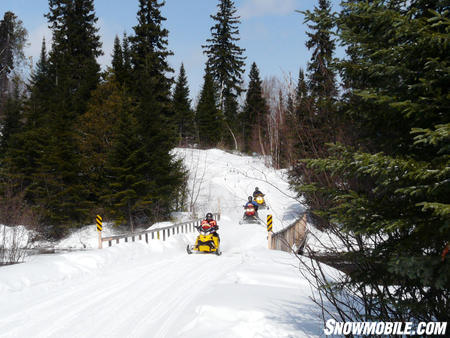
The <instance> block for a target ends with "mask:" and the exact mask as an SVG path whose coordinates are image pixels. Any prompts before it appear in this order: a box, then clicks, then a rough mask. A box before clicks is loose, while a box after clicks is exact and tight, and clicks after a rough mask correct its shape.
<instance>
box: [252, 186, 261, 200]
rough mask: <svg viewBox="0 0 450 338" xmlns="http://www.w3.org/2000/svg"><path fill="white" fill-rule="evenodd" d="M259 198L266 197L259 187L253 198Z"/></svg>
mask: <svg viewBox="0 0 450 338" xmlns="http://www.w3.org/2000/svg"><path fill="white" fill-rule="evenodd" d="M258 196H263V197H264V194H263V193H262V192H261V191H260V190H259V188H258V187H256V188H255V191H254V192H253V198H256V197H258Z"/></svg>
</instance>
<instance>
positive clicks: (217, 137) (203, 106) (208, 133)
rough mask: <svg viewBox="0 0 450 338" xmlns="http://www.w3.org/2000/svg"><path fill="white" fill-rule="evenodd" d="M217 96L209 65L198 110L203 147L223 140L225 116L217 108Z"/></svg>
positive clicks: (198, 126) (200, 138)
mask: <svg viewBox="0 0 450 338" xmlns="http://www.w3.org/2000/svg"><path fill="white" fill-rule="evenodd" d="M217 96H218V95H217V90H216V85H215V83H214V79H213V76H212V74H211V72H210V70H209V68H208V66H207V67H206V69H205V75H204V77H203V87H202V90H201V92H200V98H199V101H198V104H197V110H196V120H197V128H198V139H199V142H200V145H201V146H203V147H215V146H217V144H218V143H219V142H220V141H221V136H222V134H221V132H222V130H223V127H222V126H223V117H222V115H221V114H220V111H219V110H218V108H217Z"/></svg>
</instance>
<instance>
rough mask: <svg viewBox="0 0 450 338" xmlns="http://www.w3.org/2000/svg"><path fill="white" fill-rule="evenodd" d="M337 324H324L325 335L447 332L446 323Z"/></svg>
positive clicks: (409, 334)
mask: <svg viewBox="0 0 450 338" xmlns="http://www.w3.org/2000/svg"><path fill="white" fill-rule="evenodd" d="M416 324H417V323H413V322H404V323H402V322H346V323H343V322H337V321H335V320H334V319H329V320H327V322H326V323H325V329H324V333H325V334H326V335H348V334H353V335H369V334H370V335H407V336H414V335H442V336H444V335H445V334H446V332H447V322H420V323H418V324H417V325H416Z"/></svg>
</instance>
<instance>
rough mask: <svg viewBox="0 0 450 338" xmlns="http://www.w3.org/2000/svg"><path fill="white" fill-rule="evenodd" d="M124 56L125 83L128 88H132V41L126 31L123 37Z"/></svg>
mask: <svg viewBox="0 0 450 338" xmlns="http://www.w3.org/2000/svg"><path fill="white" fill-rule="evenodd" d="M122 57H123V74H122V79H123V84H124V85H125V86H126V87H127V88H131V87H132V86H133V83H132V67H131V51H130V42H129V38H128V36H127V34H126V33H123V37H122Z"/></svg>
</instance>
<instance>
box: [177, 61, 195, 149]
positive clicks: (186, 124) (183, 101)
mask: <svg viewBox="0 0 450 338" xmlns="http://www.w3.org/2000/svg"><path fill="white" fill-rule="evenodd" d="M172 101H173V109H174V112H175V121H174V122H175V123H176V125H177V128H178V134H179V137H180V139H181V140H182V141H183V143H189V142H192V141H193V140H194V138H195V126H194V112H193V110H192V108H191V100H190V98H189V87H188V83H187V78H186V71H185V70H184V65H183V64H181V66H180V73H179V74H178V78H177V81H176V83H175V89H174V92H173V97H172Z"/></svg>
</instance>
